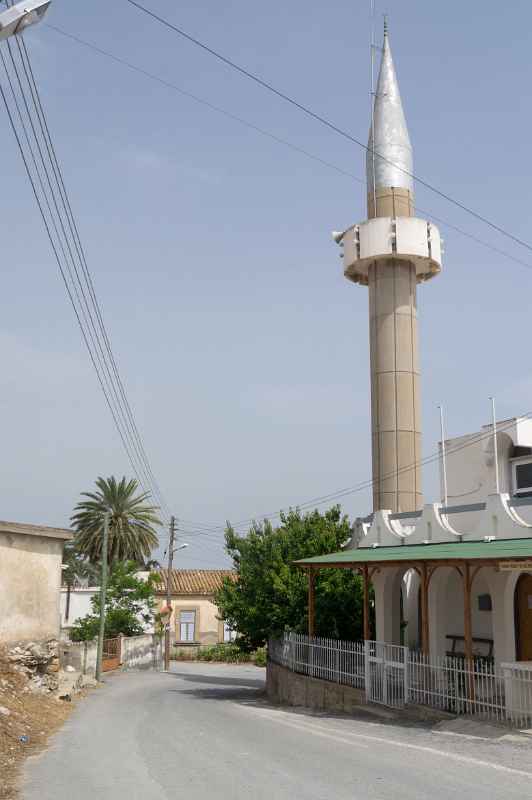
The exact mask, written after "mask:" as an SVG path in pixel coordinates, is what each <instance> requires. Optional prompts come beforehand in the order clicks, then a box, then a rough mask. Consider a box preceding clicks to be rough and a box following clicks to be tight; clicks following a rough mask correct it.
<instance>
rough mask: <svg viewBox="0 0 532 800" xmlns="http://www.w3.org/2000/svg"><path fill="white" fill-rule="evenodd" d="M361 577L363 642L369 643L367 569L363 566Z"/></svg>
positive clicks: (366, 566)
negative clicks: (362, 587) (362, 585)
mask: <svg viewBox="0 0 532 800" xmlns="http://www.w3.org/2000/svg"><path fill="white" fill-rule="evenodd" d="M362 576H363V578H364V641H366V642H367V641H369V639H370V630H369V568H368V565H367V564H365V565H364V567H363V569H362Z"/></svg>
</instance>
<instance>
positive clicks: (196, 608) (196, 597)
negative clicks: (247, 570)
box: [156, 569, 235, 657]
mask: <svg viewBox="0 0 532 800" xmlns="http://www.w3.org/2000/svg"><path fill="white" fill-rule="evenodd" d="M158 575H159V578H160V582H159V584H158V587H159V588H158V589H157V591H156V596H157V601H158V607H159V608H163V607H164V606H166V591H167V575H168V571H167V570H159V571H158ZM234 577H235V573H234V572H232V571H231V570H223V569H198V570H196V569H174V570H172V572H171V573H170V590H171V604H172V615H171V618H170V631H171V643H172V646H175V648H176V650H177V653H178V654H179V655H181V656H189V657H193V656H194V655H195V654H196V653H197V651H198V649H199V647H201V646H206V645H215V644H219V643H222V642H231V641H233V639H234V637H235V634H234V631H232V630H231V629H230V628H229V627H228V625H227V624H226V623H224V621H223V619H221V617H220V614H219V611H218V608H217V606H216V603H215V600H214V595H215V593H216V592H217V591H218V589H220V588H221V586H222V583H223V581H224V579H225V578H230V579H234Z"/></svg>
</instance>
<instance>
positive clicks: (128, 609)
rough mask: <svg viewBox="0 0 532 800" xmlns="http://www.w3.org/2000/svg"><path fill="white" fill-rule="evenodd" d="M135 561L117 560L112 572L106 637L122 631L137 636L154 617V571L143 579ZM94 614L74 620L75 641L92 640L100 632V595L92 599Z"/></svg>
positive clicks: (71, 630) (72, 637) (106, 608)
mask: <svg viewBox="0 0 532 800" xmlns="http://www.w3.org/2000/svg"><path fill="white" fill-rule="evenodd" d="M137 571H138V567H137V565H136V564H135V562H134V561H126V562H115V563H114V564H113V567H112V569H111V574H110V575H109V583H108V586H107V596H106V602H105V634H104V635H105V637H106V638H107V639H112V638H114V637H115V636H118V635H119V634H120V633H122V634H124V636H138V635H140V634H141V633H143V632H144V626H145V625H147V624H149V623H152V622H153V621H154V620H155V617H156V615H155V611H154V609H155V583H156V580H157V576H156V575H155V574H151V575H150V576H149V577H148V580H146V581H144V580H141V579H140V578H138V577H137V575H136V573H137ZM91 604H92V614H87V615H86V616H85V617H82V618H81V619H78V620H76V621H75V623H74V625H73V626H72V628H71V629H70V638H71V639H72V641H73V642H81V641H90V640H92V639H95V638H96V636H97V635H98V628H99V624H100V607H101V606H100V596H99V594H97V595H95V596H94V597H92V599H91Z"/></svg>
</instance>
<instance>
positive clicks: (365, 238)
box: [333, 28, 441, 512]
mask: <svg viewBox="0 0 532 800" xmlns="http://www.w3.org/2000/svg"><path fill="white" fill-rule="evenodd" d="M366 176H367V192H368V220H367V221H366V222H362V223H360V224H358V225H354V226H353V227H352V228H349V229H348V230H347V231H345V232H344V233H340V234H338V233H335V234H333V236H334V238H335V240H336V241H337V242H338V243H339V244H340V246H342V247H343V261H344V274H345V276H346V278H348V279H349V280H351V281H353V282H354V283H359V284H362V285H365V286H367V287H368V289H369V341H370V364H371V424H372V454H373V510H374V511H378V510H383V509H389V510H391V511H392V512H401V511H414V510H417V509H419V508H421V507H422V505H423V494H422V490H421V467H420V463H419V462H420V459H421V410H420V385H419V384H420V375H419V357H418V333H417V306H416V302H417V301H416V286H417V284H418V283H420V282H422V281H426V280H428V279H429V278H432V277H433V276H434V275H437V274H438V273H439V272H440V270H441V242H440V234H439V231H438V229H437V228H436V227H435V226H434V225H432V224H431V223H430V222H427V221H426V220H421V219H417V218H416V217H414V187H413V177H412V176H413V159H412V146H411V144H410V137H409V135H408V129H407V126H406V120H405V115H404V112H403V106H402V103H401V96H400V93H399V85H398V82H397V76H396V73H395V68H394V64H393V60H392V53H391V50H390V43H389V38H388V34H387V30H386V28H385V31H384V45H383V50H382V61H381V66H380V72H379V78H378V81H377V89H376V93H375V99H374V109H373V117H372V125H371V129H370V134H369V144H368V151H367V157H366Z"/></svg>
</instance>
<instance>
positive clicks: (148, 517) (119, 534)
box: [71, 476, 161, 563]
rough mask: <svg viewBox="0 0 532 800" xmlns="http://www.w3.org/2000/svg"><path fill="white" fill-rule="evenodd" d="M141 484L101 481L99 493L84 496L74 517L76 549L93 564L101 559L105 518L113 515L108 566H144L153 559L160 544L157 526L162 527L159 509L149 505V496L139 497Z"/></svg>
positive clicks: (124, 481) (72, 519)
mask: <svg viewBox="0 0 532 800" xmlns="http://www.w3.org/2000/svg"><path fill="white" fill-rule="evenodd" d="M138 487H139V484H138V481H136V480H134V479H132V480H126V478H125V477H123V478H122V480H121V481H117V480H116V478H115V477H113V476H111V477H110V478H107V479H105V478H98V480H97V481H96V488H97V491H95V492H83V493H82V497H84V498H87V499H85V500H81V501H80V502H79V503H78V504H77V506H76V508H75V509H74V514H73V516H72V517H71V522H72V525H73V527H74V529H75V531H76V548H77V550H78V552H79V553H81V554H82V555H84V556H86V557H87V558H88V559H89V561H91V562H92V563H97V562H99V561H100V560H101V557H102V541H103V525H104V516H105V514H106V513H107V512H110V514H111V517H110V521H109V550H108V559H109V563H112V562H114V561H135V562H137V563H144V562H145V561H146V560H148V559H149V558H150V555H151V552H152V550H153V549H154V548H155V547H157V545H158V544H159V540H158V538H157V534H156V532H155V529H154V525H160V524H161V521H160V520H159V518H158V516H157V512H158V510H159V509H158V508H157V506H152V505H149V504H148V503H147V502H146V501H147V500H148V497H149V493H148V492H144V493H141V494H138V493H137V490H138Z"/></svg>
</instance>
